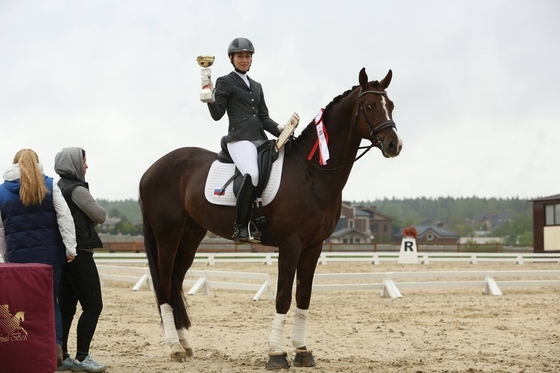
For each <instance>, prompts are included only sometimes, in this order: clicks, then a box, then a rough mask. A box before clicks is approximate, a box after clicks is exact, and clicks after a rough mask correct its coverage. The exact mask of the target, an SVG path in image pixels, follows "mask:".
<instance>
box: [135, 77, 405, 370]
mask: <svg viewBox="0 0 560 373" xmlns="http://www.w3.org/2000/svg"><path fill="white" fill-rule="evenodd" d="M391 78H392V72H391V70H389V72H388V73H387V75H386V76H385V78H383V79H382V80H381V81H371V82H370V81H368V76H367V74H366V71H365V68H363V69H361V71H360V72H359V85H357V86H354V87H353V88H352V89H350V90H348V91H346V92H344V93H343V94H342V95H340V96H338V97H336V98H334V100H333V101H332V102H331V103H330V104H328V105H327V106H326V107H325V109H324V111H323V115H322V123H323V126H324V132H323V133H324V134H325V141H323V142H322V145H328V152H329V154H330V159H328V162H326V164H325V162H319V153H320V151H319V150H317V151H315V152H314V151H313V149H317V147H318V148H320V147H321V146H318V145H320V144H319V141H318V131H317V130H316V128H315V127H316V122H320V121H319V120H318V118H316V119H315V120H314V121H312V122H311V123H310V124H309V125H308V126H307V127H306V128H305V129H304V130H303V131H302V132H301V134H300V135H299V136H298V137H297V138H292V139H291V140H290V141H289V142H288V147H289V150H290V151H286V152H285V154H284V164H283V171H282V172H283V174H282V179H281V184H280V187H279V189H278V191H277V194H276V196H275V198H274V199H273V200H272V201H271V202H270V203H269V204H268V205H266V206H263V207H261V208H262V212H263V215H264V216H265V217H266V220H267V227H268V232H266V235H263V244H265V245H268V246H275V247H277V248H278V253H279V254H278V288H277V291H276V316H275V317H274V320H273V322H272V330H271V334H270V338H269V351H268V356H269V359H268V363H267V368H268V369H277V368H287V367H289V366H290V361H289V360H288V358H287V354H286V352H285V351H284V346H283V343H282V342H283V332H284V324H285V320H286V314H287V312H288V310H289V309H290V304H291V299H292V286H293V284H294V276H295V275H296V273H297V282H296V283H297V287H296V295H295V299H296V309H295V318H294V326H293V332H292V344H293V347H294V348H295V352H296V355H295V358H294V360H293V364H294V365H295V366H314V365H315V361H314V358H313V355H312V352H311V350H310V349H308V346H307V343H306V341H305V332H306V323H307V311H308V309H309V303H310V299H311V291H312V283H313V276H314V273H315V268H316V266H317V261H318V258H319V256H320V254H321V249H322V247H323V242H324V241H325V240H326V239H327V238H329V237H330V235H331V234H332V232H333V230H334V228H335V226H336V224H337V222H338V219H339V217H340V211H341V204H342V189H343V188H344V185H345V184H346V181H347V180H348V177H349V175H350V171H351V170H352V166H353V164H354V162H355V161H356V160H357V159H358V158H360V157H361V156H362V155H363V154H364V153H362V154H361V155H360V156H357V153H358V150H359V149H360V142H361V141H362V139H367V140H370V141H371V145H369V147H367V150H364V152H367V151H368V150H369V149H371V148H372V147H378V148H379V149H380V150H381V152H382V154H383V156H384V157H386V158H389V157H396V156H397V155H399V153H400V151H401V148H402V141H401V139H400V138H399V136H398V134H397V131H396V126H395V122H394V121H393V119H392V112H393V102H392V101H391V100H390V99H389V98H388V97H387V92H386V88H387V87H388V86H389V83H390V82H391ZM217 158H218V155H217V154H216V153H214V152H211V151H208V150H205V149H201V148H194V147H189V148H180V149H176V150H174V151H172V152H170V153H168V154H167V155H165V156H163V157H162V158H160V159H159V160H158V161H156V162H155V163H154V164H153V165H152V166H151V167H150V168H149V169H148V170H147V171H146V172H145V173H144V175H143V176H142V179H141V180H140V204H141V208H142V216H143V222H144V240H145V247H146V254H147V257H148V261H149V266H150V272H151V277H152V281H153V285H154V291H155V295H156V300H157V303H158V306H159V312H160V315H161V318H162V322H163V329H164V334H165V341H166V343H167V344H168V346H170V347H171V358H172V359H173V360H176V361H182V360H184V359H185V357H186V356H192V353H193V352H192V348H191V347H190V346H189V344H188V343H187V338H186V330H187V329H188V328H189V327H190V320H189V317H188V315H187V311H186V305H185V299H184V293H183V286H182V283H183V279H184V277H185V274H186V272H187V270H188V269H189V268H190V266H191V264H192V263H193V259H194V256H195V253H196V250H197V248H198V245H199V244H200V242H201V241H202V239H203V238H204V236H205V235H206V233H207V231H211V232H213V233H215V234H217V235H219V236H221V237H225V238H229V239H231V237H232V234H233V221H234V210H235V208H234V207H232V206H220V205H216V204H212V203H209V202H208V201H207V200H206V199H205V196H204V188H205V180H206V177H207V174H208V171H209V169H210V166H211V164H212V163H213V162H214V161H215V160H216V159H217ZM324 159H326V153H323V160H324ZM265 237H268V241H267V239H266V238H265Z"/></svg>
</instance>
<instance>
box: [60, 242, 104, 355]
mask: <svg viewBox="0 0 560 373" xmlns="http://www.w3.org/2000/svg"><path fill="white" fill-rule="evenodd" d="M78 302H80V305H81V306H82V314H81V315H80V319H79V320H78V325H77V330H76V332H77V344H76V356H75V358H76V359H78V360H79V361H82V360H83V359H85V358H86V356H87V355H88V354H89V346H90V344H91V340H92V339H93V335H94V334H95V328H96V327H97V320H98V319H99V315H100V314H101V310H102V309H103V300H102V298H101V284H100V283H99V273H98V272H97V266H96V265H95V262H94V261H93V253H91V252H89V251H86V250H78V256H76V258H75V259H74V260H73V261H72V262H70V263H66V264H65V265H64V266H63V267H62V276H61V279H60V288H59V294H58V304H59V306H60V313H61V315H62V338H63V343H62V351H63V353H64V359H66V358H67V357H69V356H70V355H69V353H68V335H69V334H70V327H71V326H72V320H73V319H74V315H75V314H76V309H77V305H78Z"/></svg>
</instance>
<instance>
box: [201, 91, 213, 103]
mask: <svg viewBox="0 0 560 373" xmlns="http://www.w3.org/2000/svg"><path fill="white" fill-rule="evenodd" d="M200 101H202V102H204V103H207V102H214V101H215V100H214V91H211V90H209V89H205V90H203V91H202V92H201V93H200Z"/></svg>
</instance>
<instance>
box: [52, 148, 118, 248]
mask: <svg viewBox="0 0 560 373" xmlns="http://www.w3.org/2000/svg"><path fill="white" fill-rule="evenodd" d="M83 161H84V159H83V156H82V149H81V148H77V147H73V148H64V149H62V150H61V151H60V152H59V153H58V154H57V155H56V157H55V159H54V169H55V171H56V173H57V174H58V175H59V176H60V180H58V186H59V188H60V190H61V191H62V195H63V196H64V199H65V200H66V202H67V203H68V206H69V207H70V211H71V212H72V216H73V217H74V223H75V225H76V241H77V244H78V249H79V250H89V251H93V249H95V248H102V247H103V243H102V242H101V239H100V238H99V235H98V234H97V232H96V231H95V226H96V225H97V224H101V223H103V222H104V221H105V219H106V217H107V214H106V212H105V209H103V207H101V206H99V204H98V203H97V202H96V201H95V199H93V197H92V196H91V193H90V192H89V185H88V183H86V181H85V170H84V166H83Z"/></svg>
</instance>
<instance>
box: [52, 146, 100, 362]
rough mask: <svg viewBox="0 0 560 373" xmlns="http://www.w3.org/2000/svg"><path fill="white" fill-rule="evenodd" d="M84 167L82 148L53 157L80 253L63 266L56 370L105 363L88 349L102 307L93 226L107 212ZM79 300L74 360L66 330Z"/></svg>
mask: <svg viewBox="0 0 560 373" xmlns="http://www.w3.org/2000/svg"><path fill="white" fill-rule="evenodd" d="M87 168H88V165H87V160H86V152H85V150H83V149H82V148H78V147H72V148H64V149H62V150H61V151H60V152H58V154H57V155H56V157H55V159H54V169H55V171H56V173H57V174H58V175H59V176H60V180H58V186H59V187H60V190H61V191H62V195H63V196H64V198H65V199H66V202H67V203H68V206H69V207H70V211H71V212H72V216H73V217H74V224H75V226H76V241H77V244H78V246H77V250H78V253H79V255H78V257H77V258H76V260H75V261H73V262H72V263H68V264H67V265H65V266H64V268H62V279H61V281H60V296H59V302H60V310H61V313H62V325H63V333H62V337H63V344H62V350H63V355H64V361H63V364H62V365H63V366H62V367H60V368H59V369H58V370H59V371H64V370H72V371H74V372H89V373H99V372H104V371H105V370H106V369H107V366H106V365H104V364H100V363H98V362H96V361H95V360H93V358H92V357H91V355H90V353H89V347H90V344H91V341H92V339H93V335H94V334H95V329H96V328H97V321H98V319H99V315H100V314H101V311H102V309H103V301H102V294H101V284H100V282H99V273H98V272H97V266H96V264H95V261H94V260H93V251H94V249H97V248H102V247H103V243H102V242H101V239H100V238H99V235H98V234H97V232H96V231H95V226H96V225H98V224H102V223H103V222H105V219H106V218H107V212H106V211H105V209H104V208H103V207H101V206H100V205H99V204H98V203H97V202H96V201H95V199H94V198H93V196H92V195H91V193H90V191H89V184H88V183H87V182H86V170H87ZM78 302H80V305H81V306H82V314H81V315H80V319H79V320H78V325H77V328H76V334H77V341H76V358H75V360H74V359H72V358H71V357H70V355H69V354H68V334H69V333H70V327H71V325H72V319H73V318H74V315H75V314H76V307H77V304H78Z"/></svg>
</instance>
